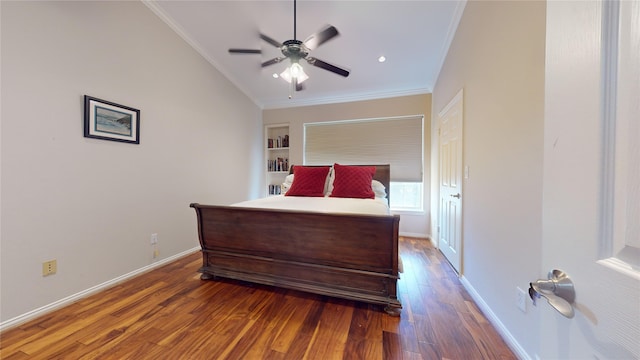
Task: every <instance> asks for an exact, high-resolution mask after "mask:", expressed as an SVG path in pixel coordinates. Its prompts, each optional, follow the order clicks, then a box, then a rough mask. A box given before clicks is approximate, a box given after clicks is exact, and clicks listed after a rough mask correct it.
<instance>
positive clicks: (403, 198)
mask: <svg viewBox="0 0 640 360" xmlns="http://www.w3.org/2000/svg"><path fill="white" fill-rule="evenodd" d="M390 186H391V189H390V190H389V202H390V204H389V206H390V207H391V209H392V210H398V211H423V210H424V209H423V206H422V204H423V201H422V199H423V196H422V189H423V188H424V185H423V183H422V182H393V181H392V182H391V185H390Z"/></svg>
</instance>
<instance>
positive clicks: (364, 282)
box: [190, 165, 402, 316]
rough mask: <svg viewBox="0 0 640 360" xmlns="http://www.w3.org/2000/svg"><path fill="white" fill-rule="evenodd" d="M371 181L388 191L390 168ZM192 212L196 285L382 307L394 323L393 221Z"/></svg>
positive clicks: (231, 210) (205, 208) (215, 209)
mask: <svg viewBox="0 0 640 360" xmlns="http://www.w3.org/2000/svg"><path fill="white" fill-rule="evenodd" d="M374 179H376V180H378V181H380V182H381V183H382V184H384V185H385V188H386V189H389V181H390V180H389V179H390V177H389V166H388V165H376V174H375V175H374ZM387 192H388V191H387ZM190 206H191V207H192V208H194V209H195V211H196V214H197V222H198V236H199V240H200V246H201V248H202V262H203V263H202V267H201V268H200V269H199V272H201V273H202V275H201V278H202V279H204V280H207V279H215V278H216V277H222V278H230V279H237V280H243V281H249V282H254V283H260V284H266V285H273V286H278V287H283V288H289V289H295V290H301V291H306V292H311V293H316V294H322V295H328V296H333V297H338V298H344V299H350V300H356V301H362V302H367V303H373V304H380V305H383V306H384V308H385V311H386V312H387V313H389V314H390V315H394V316H399V314H400V309H401V308H402V306H401V304H400V302H399V301H398V297H397V280H398V262H399V258H398V227H399V221H400V217H399V216H398V215H361V214H344V213H341V214H334V213H323V212H312V211H299V210H280V209H262V208H250V207H239V206H215V205H200V204H197V203H193V204H191V205H190Z"/></svg>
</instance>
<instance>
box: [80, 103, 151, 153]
mask: <svg viewBox="0 0 640 360" xmlns="http://www.w3.org/2000/svg"><path fill="white" fill-rule="evenodd" d="M84 136H85V137H88V138H96V139H102V140H111V141H121V142H128V143H133V144H139V143H140V110H138V109H134V108H130V107H128V106H123V105H119V104H116V103H112V102H110V101H105V100H101V99H98V98H94V97H91V96H89V95H85V96H84Z"/></svg>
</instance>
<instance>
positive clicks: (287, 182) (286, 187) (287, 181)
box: [282, 174, 293, 194]
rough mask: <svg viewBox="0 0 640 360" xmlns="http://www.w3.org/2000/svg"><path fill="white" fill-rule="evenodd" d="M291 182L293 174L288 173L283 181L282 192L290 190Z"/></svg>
mask: <svg viewBox="0 0 640 360" xmlns="http://www.w3.org/2000/svg"><path fill="white" fill-rule="evenodd" d="M291 184H293V174H289V175H287V177H286V178H284V182H283V183H282V193H283V194H286V193H287V191H289V188H290V187H291Z"/></svg>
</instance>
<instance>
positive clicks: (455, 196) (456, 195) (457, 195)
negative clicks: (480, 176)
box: [451, 193, 460, 199]
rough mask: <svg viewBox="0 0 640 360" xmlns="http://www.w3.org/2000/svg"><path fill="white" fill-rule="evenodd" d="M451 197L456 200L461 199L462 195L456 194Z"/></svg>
mask: <svg viewBox="0 0 640 360" xmlns="http://www.w3.org/2000/svg"><path fill="white" fill-rule="evenodd" d="M451 197H454V198H457V199H460V193H457V194H455V195H451Z"/></svg>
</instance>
